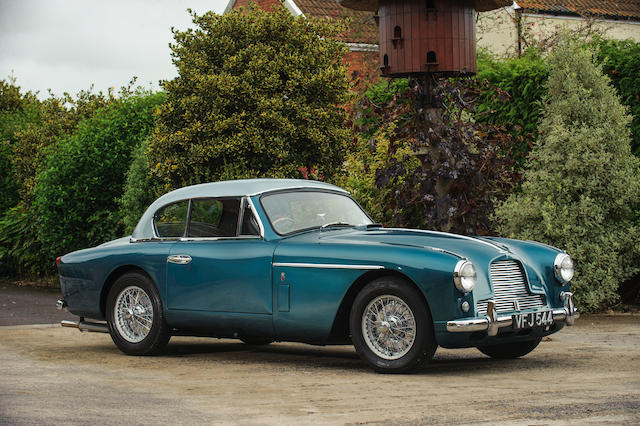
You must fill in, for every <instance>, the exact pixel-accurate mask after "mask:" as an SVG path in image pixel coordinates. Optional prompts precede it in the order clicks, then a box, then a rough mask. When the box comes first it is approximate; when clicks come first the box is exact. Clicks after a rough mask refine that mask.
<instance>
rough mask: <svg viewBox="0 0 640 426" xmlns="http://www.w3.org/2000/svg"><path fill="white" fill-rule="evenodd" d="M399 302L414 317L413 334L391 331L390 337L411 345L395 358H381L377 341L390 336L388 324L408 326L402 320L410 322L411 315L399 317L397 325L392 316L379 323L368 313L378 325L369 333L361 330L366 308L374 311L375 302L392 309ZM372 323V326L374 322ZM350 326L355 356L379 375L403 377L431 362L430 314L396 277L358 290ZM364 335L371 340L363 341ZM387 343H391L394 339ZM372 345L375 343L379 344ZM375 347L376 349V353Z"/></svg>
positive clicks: (417, 295) (411, 289) (412, 289)
mask: <svg viewBox="0 0 640 426" xmlns="http://www.w3.org/2000/svg"><path fill="white" fill-rule="evenodd" d="M385 300H386V301H387V302H385ZM398 300H399V301H401V302H403V303H404V306H406V307H407V308H408V309H409V310H410V312H411V314H412V315H413V319H414V325H415V328H414V330H415V333H411V334H412V335H413V337H411V334H409V335H407V334H403V333H404V331H394V332H393V333H394V334H393V337H396V336H400V337H401V338H406V339H407V340H412V342H407V344H406V345H403V346H404V349H403V350H399V351H398V352H397V353H396V354H391V352H390V353H389V354H386V355H388V356H387V357H384V356H382V355H380V353H376V350H378V351H380V345H379V343H380V341H381V340H385V339H384V336H385V335H386V336H389V333H390V332H389V329H390V328H394V327H390V326H389V324H400V323H402V322H404V323H405V324H410V322H407V321H405V320H404V318H410V315H408V314H405V315H402V314H401V315H400V318H401V321H400V322H397V318H395V313H394V315H389V316H385V318H382V319H381V318H379V317H378V316H376V315H375V314H374V310H371V311H369V312H371V313H372V316H369V317H368V318H369V319H371V318H376V321H375V323H378V321H379V322H380V325H379V326H376V327H371V326H370V327H371V328H370V329H369V331H367V330H366V329H365V330H363V327H366V326H364V325H363V324H364V323H365V322H366V321H367V319H366V318H365V317H364V315H365V311H367V308H368V307H369V305H370V304H372V307H374V305H375V303H374V302H376V301H378V303H389V304H390V305H387V306H391V307H392V306H395V304H398V303H399V302H398ZM399 306H401V309H400V312H406V311H404V307H403V305H402V304H400V305H399ZM389 318H391V321H388V320H387V319H389ZM370 322H371V321H370ZM371 323H372V324H373V322H371ZM383 324H386V325H383ZM349 326H350V330H351V340H352V342H353V345H354V346H355V348H356V351H357V352H358V355H359V356H360V358H362V360H363V361H365V362H366V363H367V364H369V365H370V366H371V367H372V368H373V369H374V370H376V371H378V372H380V373H405V372H409V371H411V370H414V369H416V368H418V367H420V366H421V365H422V364H424V363H425V362H428V361H430V360H431V359H432V358H433V354H434V353H435V351H436V348H437V346H438V345H437V343H436V339H435V335H434V331H433V321H432V319H431V313H430V312H429V308H428V306H427V305H426V303H425V301H424V298H423V297H422V294H421V293H420V292H419V290H418V289H416V288H415V286H413V285H411V284H409V283H407V282H406V281H404V280H402V279H399V278H396V277H382V278H378V279H376V280H374V281H372V282H370V283H369V284H367V285H366V286H365V287H364V288H363V289H362V290H360V293H358V295H357V296H356V298H355V300H354V302H353V305H352V307H351V314H350V317H349ZM385 327H386V329H385ZM381 330H382V331H381ZM394 330H395V328H394ZM395 333H397V334H395ZM365 334H368V335H369V336H370V337H367V338H365ZM375 334H377V335H378V336H382V339H376V336H375ZM388 340H393V338H391V339H388ZM395 341H397V340H395ZM375 342H378V344H377V343H375ZM376 347H377V348H378V349H375V348H376ZM389 358H391V359H389Z"/></svg>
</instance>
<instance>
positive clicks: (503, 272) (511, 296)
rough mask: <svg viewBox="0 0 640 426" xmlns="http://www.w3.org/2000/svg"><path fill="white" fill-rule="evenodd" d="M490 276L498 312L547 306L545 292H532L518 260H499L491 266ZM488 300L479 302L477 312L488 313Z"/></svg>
mask: <svg viewBox="0 0 640 426" xmlns="http://www.w3.org/2000/svg"><path fill="white" fill-rule="evenodd" d="M489 278H490V279H491V285H492V286H493V294H494V297H493V300H494V301H495V303H496V311H497V312H499V313H500V312H510V311H523V310H527V309H539V308H546V307H547V301H546V298H545V297H544V295H543V294H531V293H530V292H529V286H528V285H527V279H526V275H525V274H524V271H523V269H522V265H521V264H520V262H518V261H517V260H499V261H497V262H494V263H492V264H491V266H490V267H489ZM487 301H488V300H481V301H479V302H478V304H477V307H476V312H477V313H478V314H480V315H485V314H486V313H487Z"/></svg>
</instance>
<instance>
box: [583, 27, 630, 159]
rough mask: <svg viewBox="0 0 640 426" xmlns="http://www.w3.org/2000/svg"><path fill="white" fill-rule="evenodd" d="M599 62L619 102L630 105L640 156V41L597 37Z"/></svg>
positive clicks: (595, 43) (596, 44)
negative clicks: (615, 90)
mask: <svg viewBox="0 0 640 426" xmlns="http://www.w3.org/2000/svg"><path fill="white" fill-rule="evenodd" d="M593 44H594V45H595V46H596V47H597V53H598V62H601V63H602V64H603V67H602V69H603V71H604V72H605V73H606V74H607V75H608V76H609V78H611V84H613V86H614V87H615V88H616V89H618V92H619V94H620V101H621V102H622V103H623V104H624V105H627V106H628V107H629V110H630V111H631V114H632V115H633V121H632V122H631V137H632V140H631V151H632V152H633V153H634V154H635V155H636V156H638V157H640V43H638V42H635V41H632V40H624V41H621V40H607V39H603V38H601V37H597V38H595V40H594V43H593Z"/></svg>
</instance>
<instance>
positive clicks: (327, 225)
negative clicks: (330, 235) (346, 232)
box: [320, 222, 355, 231]
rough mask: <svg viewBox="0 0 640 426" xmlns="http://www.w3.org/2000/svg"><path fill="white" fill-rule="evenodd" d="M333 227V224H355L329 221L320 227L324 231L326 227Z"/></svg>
mask: <svg viewBox="0 0 640 426" xmlns="http://www.w3.org/2000/svg"><path fill="white" fill-rule="evenodd" d="M330 226H331V227H333V226H355V225H352V224H350V223H346V222H329V223H325V224H324V225H322V226H321V227H320V230H321V231H324V230H325V229H327V228H329V227H330Z"/></svg>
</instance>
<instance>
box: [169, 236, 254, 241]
mask: <svg viewBox="0 0 640 426" xmlns="http://www.w3.org/2000/svg"><path fill="white" fill-rule="evenodd" d="M260 239H261V238H260V237H259V236H257V235H240V236H235V237H181V238H178V241H218V240H260Z"/></svg>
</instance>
